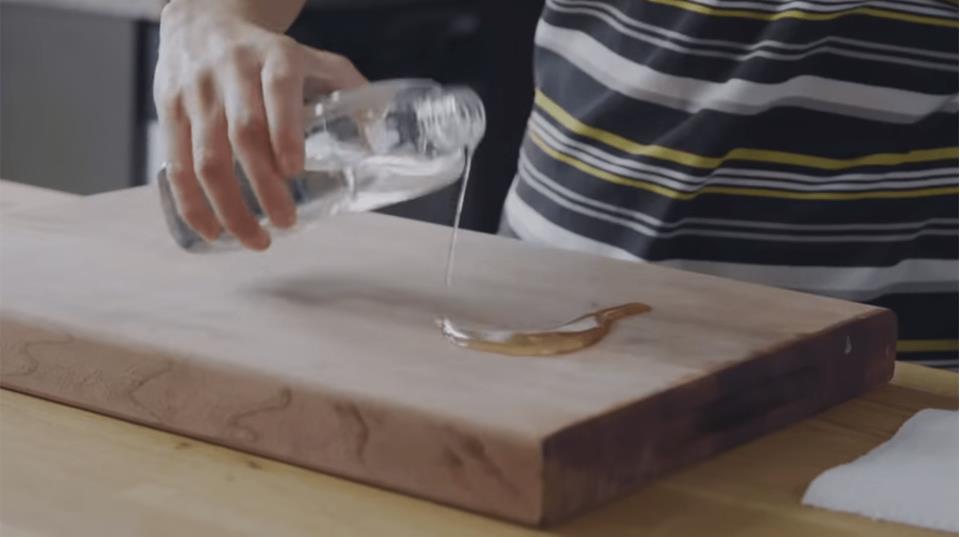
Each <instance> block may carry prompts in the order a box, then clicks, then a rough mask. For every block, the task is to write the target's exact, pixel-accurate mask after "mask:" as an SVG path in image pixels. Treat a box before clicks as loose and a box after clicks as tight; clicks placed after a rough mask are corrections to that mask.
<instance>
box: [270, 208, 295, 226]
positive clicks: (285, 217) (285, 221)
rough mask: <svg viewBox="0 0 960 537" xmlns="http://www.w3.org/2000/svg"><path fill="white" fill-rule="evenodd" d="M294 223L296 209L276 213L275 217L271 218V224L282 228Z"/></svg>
mask: <svg viewBox="0 0 960 537" xmlns="http://www.w3.org/2000/svg"><path fill="white" fill-rule="evenodd" d="M296 224H297V213H296V211H290V212H288V213H283V214H280V215H277V217H276V218H275V219H274V220H273V225H275V226H277V227H278V228H282V229H289V228H292V227H293V226H295V225H296Z"/></svg>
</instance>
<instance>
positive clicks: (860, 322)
mask: <svg viewBox="0 0 960 537" xmlns="http://www.w3.org/2000/svg"><path fill="white" fill-rule="evenodd" d="M896 334H897V328H896V317H895V315H894V314H893V312H892V311H889V310H884V309H880V308H876V309H874V310H873V311H870V312H868V313H866V314H864V315H862V316H859V317H857V318H854V319H852V320H849V321H847V322H844V323H840V324H837V325H834V326H831V327H829V328H827V329H825V330H823V331H821V332H819V333H815V334H799V335H798V336H797V337H796V338H795V339H794V340H792V341H789V342H786V343H784V344H782V345H779V346H777V347H774V348H769V349H758V351H757V354H758V355H759V357H758V358H757V359H754V360H751V361H747V362H739V363H737V364H734V365H731V366H729V367H726V368H724V369H721V370H719V371H717V372H716V374H715V375H711V376H709V377H707V378H702V379H699V380H695V381H692V382H689V383H687V384H683V385H678V386H675V387H674V388H672V389H668V390H666V391H664V392H662V393H660V394H658V395H656V396H654V397H653V398H648V399H645V400H643V401H637V402H635V403H633V404H631V405H628V406H625V407H622V408H620V409H617V410H615V411H613V412H611V413H610V414H607V415H605V416H601V417H598V418H596V419H592V420H589V421H585V422H582V423H579V424H576V425H573V426H571V427H569V428H566V429H564V430H561V431H558V432H557V433H555V434H554V435H552V436H550V437H548V438H547V439H545V441H544V443H543V446H542V450H543V460H544V476H543V479H544V491H545V493H544V498H543V512H542V513H541V517H540V519H539V520H538V521H537V522H538V525H540V526H545V525H552V524H555V523H557V522H560V521H563V520H566V519H569V518H571V517H573V516H575V515H577V514H579V513H582V512H584V511H586V510H588V509H590V508H593V507H596V506H598V505H600V504H603V503H607V502H609V501H611V500H614V499H616V498H618V497H621V496H623V495H625V494H627V493H629V492H630V491H632V490H635V489H636V488H638V487H640V486H642V485H643V484H645V483H648V482H649V481H651V480H652V479H654V478H655V477H657V476H659V475H662V474H663V473H666V472H668V471H670V470H673V469H675V468H677V467H680V466H683V465H686V464H689V463H692V462H694V461H698V460H701V459H704V458H706V457H708V456H711V455H714V454H717V453H719V452H721V451H724V450H726V449H729V448H732V447H734V446H736V445H738V444H741V443H744V442H746V441H749V440H751V439H754V438H757V437H759V436H761V435H763V434H766V433H769V432H771V431H774V430H776V429H779V428H782V427H784V426H786V425H788V424H791V423H793V422H796V421H798V420H800V419H803V418H806V417H809V416H811V415H813V414H816V413H818V412H821V411H823V410H825V409H827V408H829V407H831V406H833V405H836V404H838V403H840V402H843V401H846V400H848V399H851V398H853V397H856V396H858V395H860V394H862V393H864V392H866V391H868V390H870V389H872V388H874V387H877V386H879V385H881V384H885V383H886V382H888V381H889V380H890V379H891V377H892V376H893V369H894V358H895V355H896V351H895V344H896Z"/></svg>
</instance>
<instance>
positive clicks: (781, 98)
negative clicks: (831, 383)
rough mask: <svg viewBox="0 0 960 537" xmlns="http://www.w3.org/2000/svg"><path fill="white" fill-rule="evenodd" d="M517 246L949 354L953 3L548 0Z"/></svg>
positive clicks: (929, 354) (512, 201)
mask: <svg viewBox="0 0 960 537" xmlns="http://www.w3.org/2000/svg"><path fill="white" fill-rule="evenodd" d="M535 54H536V57H535V69H536V82H537V93H536V98H535V104H534V110H533V113H532V115H531V118H530V123H529V125H528V132H527V137H526V139H525V142H524V145H523V148H522V150H521V156H520V161H519V166H518V176H517V180H516V182H515V184H514V187H513V188H512V189H511V192H510V195H509V196H508V198H507V202H506V205H505V211H504V213H505V219H504V222H505V226H506V227H507V228H508V229H509V231H510V232H512V233H513V234H515V235H517V236H519V237H520V238H522V239H525V240H529V241H534V242H540V243H545V244H550V245H554V246H560V247H566V248H573V249H578V250H583V251H588V252H594V253H598V254H604V255H612V256H616V257H621V258H626V259H642V260H647V261H654V262H659V263H662V264H666V265H670V266H676V267H680V268H685V269H689V270H695V271H700V272H707V273H712V274H718V275H723V276H729V277H733V278H738V279H743V280H749V281H754V282H758V283H764V284H769V285H775V286H779V287H787V288H793V289H799V290H803V291H809V292H814V293H819V294H825V295H830V296H835V297H840V298H847V299H851V300H858V301H864V302H870V303H874V304H878V305H881V306H885V307H890V308H892V309H894V310H895V311H896V312H897V313H898V315H899V317H900V331H901V341H900V345H899V348H900V350H901V351H902V356H907V355H911V356H912V357H913V358H917V359H924V360H927V361H929V362H936V361H939V360H948V361H950V362H953V363H955V361H956V353H957V328H956V327H957V267H958V265H957V212H958V203H957V200H958V196H957V191H958V189H957V178H958V170H957V155H958V154H957V7H956V5H955V4H950V3H947V2H945V1H941V0H889V1H883V0H867V1H846V0H809V1H794V2H784V1H778V0H743V1H739V0H737V1H734V0H724V1H723V2H718V1H717V0H695V1H694V0H646V1H638V0H633V1H631V0H619V1H616V0H614V1H600V0H548V2H547V6H546V8H545V11H544V14H543V17H542V19H541V21H540V24H539V26H538V28H537V34H536V52H535Z"/></svg>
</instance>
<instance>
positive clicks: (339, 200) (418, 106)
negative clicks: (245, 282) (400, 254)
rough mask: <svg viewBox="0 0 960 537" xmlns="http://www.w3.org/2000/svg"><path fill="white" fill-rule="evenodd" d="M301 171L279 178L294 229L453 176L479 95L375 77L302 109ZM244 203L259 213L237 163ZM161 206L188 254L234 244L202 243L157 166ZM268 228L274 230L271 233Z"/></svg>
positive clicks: (436, 186)
mask: <svg viewBox="0 0 960 537" xmlns="http://www.w3.org/2000/svg"><path fill="white" fill-rule="evenodd" d="M304 111H305V122H304V124H305V128H306V132H305V156H306V159H305V165H304V168H305V169H304V172H303V173H302V174H300V175H299V176H297V177H295V178H293V179H291V180H290V181H289V182H288V185H289V188H290V193H291V196H292V197H293V200H294V203H295V204H296V206H297V213H298V221H299V222H300V226H298V227H303V225H309V224H310V223H311V222H313V221H316V220H318V219H321V218H324V217H327V216H331V215H335V214H338V213H344V212H359V211H371V210H375V209H378V208H381V207H385V206H388V205H392V204H395V203H400V202H403V201H407V200H411V199H414V198H418V197H421V196H424V195H426V194H429V193H431V192H434V191H437V190H440V189H442V188H444V187H446V186H449V185H451V184H453V183H455V182H456V181H457V180H459V179H460V178H461V176H462V175H463V172H464V169H465V167H466V166H467V165H468V161H467V159H468V154H469V153H470V152H471V151H472V149H473V148H474V147H476V145H477V144H479V142H480V139H481V138H482V136H483V133H484V129H485V117H484V109H483V104H482V102H481V101H480V99H479V97H477V95H476V94H475V93H473V92H472V91H471V90H469V89H466V88H444V87H443V86H440V85H439V84H436V83H434V82H430V81H423V80H391V81H385V82H377V83H373V84H370V85H368V86H364V87H362V88H358V89H355V90H350V91H344V92H338V93H334V94H332V95H331V96H329V97H327V98H324V99H321V100H319V101H317V102H315V103H313V104H311V105H308V106H307V107H305V110H304ZM235 169H236V175H237V177H238V179H239V180H240V184H241V187H242V189H243V192H244V196H245V199H246V203H247V205H248V207H249V208H250V209H251V211H253V212H254V214H255V215H256V216H257V217H258V218H259V219H260V221H261V222H262V223H263V225H264V226H266V227H269V224H268V221H267V218H266V216H265V214H264V212H263V210H262V208H261V207H260V205H259V203H258V202H257V199H256V196H255V194H254V192H253V189H252V187H251V185H250V183H249V181H248V180H247V179H246V176H245V175H244V172H243V169H242V167H241V166H239V164H238V165H236V166H235ZM158 184H159V190H160V197H161V204H162V208H163V212H164V215H165V218H166V220H167V224H168V227H169V229H170V232H171V234H172V235H173V238H174V240H175V241H176V242H177V244H179V245H180V246H181V247H182V248H184V249H185V250H187V251H190V252H196V253H200V252H216V251H223V250H232V249H236V248H239V247H240V245H239V242H237V241H236V239H234V238H233V237H232V236H230V235H229V234H227V233H224V234H223V235H221V237H220V238H218V239H217V240H216V241H214V242H207V241H206V240H204V239H203V237H201V236H200V235H199V234H198V233H196V232H195V231H193V229H192V228H190V226H189V225H188V224H187V223H186V222H185V221H184V220H183V219H182V218H181V217H180V214H179V213H178V211H177V209H176V204H175V201H174V199H175V198H174V196H173V191H172V189H171V188H172V187H171V185H170V182H169V180H168V179H167V177H166V173H165V170H161V171H160V175H159V177H158ZM275 232H276V231H275Z"/></svg>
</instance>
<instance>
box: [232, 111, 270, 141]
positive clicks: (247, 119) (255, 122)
mask: <svg viewBox="0 0 960 537" xmlns="http://www.w3.org/2000/svg"><path fill="white" fill-rule="evenodd" d="M231 125H232V128H231V130H232V131H233V137H234V139H236V140H239V141H242V142H252V141H256V140H259V139H261V138H262V137H263V134H264V132H266V129H267V119H266V118H265V117H264V116H263V115H262V114H257V113H250V112H247V113H243V114H240V115H238V116H237V117H236V118H235V119H234V121H233V122H232V124H231Z"/></svg>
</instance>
